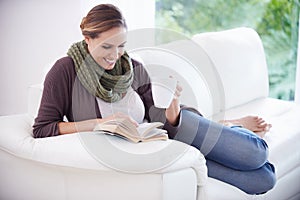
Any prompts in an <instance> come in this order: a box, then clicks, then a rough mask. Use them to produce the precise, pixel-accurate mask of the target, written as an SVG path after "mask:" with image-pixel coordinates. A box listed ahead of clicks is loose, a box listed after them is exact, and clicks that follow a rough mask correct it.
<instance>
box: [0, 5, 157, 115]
mask: <svg viewBox="0 0 300 200" xmlns="http://www.w3.org/2000/svg"><path fill="white" fill-rule="evenodd" d="M99 3H114V4H115V5H117V6H118V7H120V9H121V10H122V12H123V14H124V15H125V17H126V19H127V23H128V26H129V29H138V28H144V27H153V26H154V9H155V1H154V0H126V1H124V0H119V1H117V0H114V1H112V0H111V1H103V0H102V1H99V0H98V1H96V0H92V1H87V0H77V1H75V0H43V1H40V0H26V1H23V0H1V1H0V27H1V28H0V33H1V37H0V44H1V45H0V52H1V53H0V60H1V62H0V92H1V94H0V115H8V114H16V113H24V112H26V111H27V89H28V87H29V86H30V85H32V84H36V83H40V82H42V77H43V70H44V68H45V67H47V66H49V65H52V64H53V63H54V62H55V61H56V60H57V59H58V58H60V57H62V56H65V55H66V51H67V49H68V48H69V46H70V45H71V44H72V43H73V42H76V41H79V40H81V39H82V36H81V32H80V29H79V24H80V22H81V19H82V17H83V16H84V15H86V13H87V12H88V10H90V9H91V8H92V7H93V6H95V5H96V4H99Z"/></svg>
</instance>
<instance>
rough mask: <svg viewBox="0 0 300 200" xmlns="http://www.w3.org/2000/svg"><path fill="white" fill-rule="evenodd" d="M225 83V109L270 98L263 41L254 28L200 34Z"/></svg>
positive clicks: (202, 43)
mask: <svg viewBox="0 0 300 200" xmlns="http://www.w3.org/2000/svg"><path fill="white" fill-rule="evenodd" d="M192 39H193V40H194V41H195V42H197V43H198V44H199V45H200V46H201V47H202V48H203V49H204V51H206V53H207V55H208V56H209V57H210V59H211V61H212V62H213V63H214V66H215V67H216V69H217V71H218V73H219V76H220V78H221V80H222V83H223V87H224V93H225V109H228V108H232V107H235V106H239V105H242V104H244V103H247V102H249V101H252V100H255V99H258V98H262V97H267V96H268V93H269V83H268V70H267V63H266V58H265V53H264V49H263V45H262V41H261V39H260V37H259V35H258V34H257V32H256V31H255V30H253V29H251V28H245V27H242V28H236V29H231V30H226V31H220V32H209V33H201V34H197V35H195V36H194V37H193V38H192Z"/></svg>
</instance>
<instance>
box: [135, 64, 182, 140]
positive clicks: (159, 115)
mask: <svg viewBox="0 0 300 200" xmlns="http://www.w3.org/2000/svg"><path fill="white" fill-rule="evenodd" d="M133 66H134V81H133V84H132V87H133V89H134V90H135V91H136V92H137V93H138V94H139V96H140V98H141V99H142V101H143V103H144V106H145V119H147V120H148V121H149V122H154V121H159V122H162V123H164V127H163V128H164V129H165V130H167V131H168V135H169V137H170V138H173V136H175V135H176V133H177V132H178V128H179V126H180V121H181V120H179V124H178V125H177V126H173V125H171V124H170V123H169V122H168V120H167V119H166V116H165V109H162V108H157V107H155V106H154V102H153V97H152V89H151V81H150V77H149V75H148V72H147V71H146V69H145V68H144V66H143V65H142V64H141V63H139V62H137V61H135V60H133ZM180 115H181V114H180Z"/></svg>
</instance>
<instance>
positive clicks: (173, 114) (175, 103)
mask: <svg viewBox="0 0 300 200" xmlns="http://www.w3.org/2000/svg"><path fill="white" fill-rule="evenodd" d="M181 92H182V87H181V86H180V85H179V83H178V82H177V85H176V91H175V93H174V97H173V100H172V102H171V104H170V106H169V107H168V108H167V109H166V118H167V120H168V121H169V123H170V124H172V125H174V126H175V125H177V124H178V119H179V113H180V104H179V97H180V95H181Z"/></svg>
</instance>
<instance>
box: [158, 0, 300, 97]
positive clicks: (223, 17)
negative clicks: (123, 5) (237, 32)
mask: <svg viewBox="0 0 300 200" xmlns="http://www.w3.org/2000/svg"><path fill="white" fill-rule="evenodd" d="M298 25H299V0H227V1H222V0H210V1H207V0H156V26H157V27H161V28H168V29H172V30H175V31H178V32H180V33H183V34H184V35H186V36H188V37H189V36H192V35H194V34H196V33H200V32H207V31H218V30H224V29H229V28H235V27H239V26H247V27H251V28H254V29H255V30H256V31H257V32H258V34H259V35H260V36H261V38H262V41H263V45H264V49H265V53H266V59H267V63H268V67H269V84H270V96H271V97H274V98H278V99H284V100H293V99H294V94H295V76H296V75H295V74H296V65H297V44H298Z"/></svg>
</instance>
